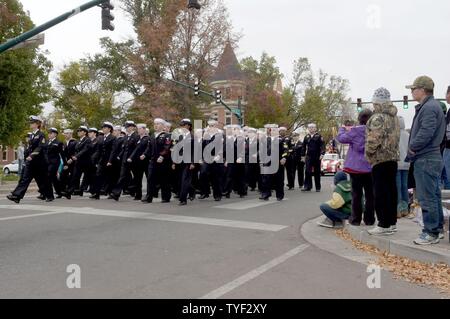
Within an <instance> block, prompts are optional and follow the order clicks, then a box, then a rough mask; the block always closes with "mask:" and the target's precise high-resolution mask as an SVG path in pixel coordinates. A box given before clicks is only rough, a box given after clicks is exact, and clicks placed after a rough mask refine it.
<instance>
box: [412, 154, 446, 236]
mask: <svg viewBox="0 0 450 319" xmlns="http://www.w3.org/2000/svg"><path fill="white" fill-rule="evenodd" d="M442 169H443V163H442V158H441V157H440V156H428V157H424V158H420V159H418V160H417V161H415V162H414V178H415V180H416V193H417V199H418V200H419V203H420V206H421V207H422V214H423V223H424V224H425V227H424V229H423V232H424V233H427V234H429V235H432V236H437V235H439V233H440V232H441V231H442V230H443V227H444V213H443V211H442V196H441V189H440V180H441V173H442Z"/></svg>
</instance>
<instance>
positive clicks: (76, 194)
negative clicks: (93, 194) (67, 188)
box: [73, 191, 83, 197]
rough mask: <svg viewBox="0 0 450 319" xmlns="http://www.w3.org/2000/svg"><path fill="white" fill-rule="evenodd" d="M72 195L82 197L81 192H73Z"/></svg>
mask: <svg viewBox="0 0 450 319" xmlns="http://www.w3.org/2000/svg"><path fill="white" fill-rule="evenodd" d="M73 195H75V196H80V197H83V192H82V191H78V192H74V193H73Z"/></svg>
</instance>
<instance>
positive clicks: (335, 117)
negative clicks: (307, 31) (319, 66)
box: [290, 58, 355, 139]
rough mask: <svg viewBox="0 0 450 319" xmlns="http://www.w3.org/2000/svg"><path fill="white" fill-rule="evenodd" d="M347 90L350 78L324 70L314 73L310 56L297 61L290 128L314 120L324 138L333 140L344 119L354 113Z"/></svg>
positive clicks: (302, 125)
mask: <svg viewBox="0 0 450 319" xmlns="http://www.w3.org/2000/svg"><path fill="white" fill-rule="evenodd" d="M348 90H349V82H348V80H346V79H343V78H342V77H339V76H330V75H328V74H327V73H325V72H324V71H322V70H319V71H318V72H317V73H314V72H313V71H312V69H311V65H310V63H309V61H308V59H307V58H300V59H299V60H297V61H295V62H294V72H293V81H292V83H291V85H290V91H291V93H292V97H293V98H292V100H291V103H292V104H291V106H290V113H291V114H292V115H293V121H292V122H291V127H292V128H293V129H297V128H300V127H306V126H307V125H308V124H309V123H315V124H317V126H318V128H319V129H320V130H321V132H322V134H323V135H324V137H325V138H326V139H331V138H332V137H333V135H334V134H335V132H336V129H337V127H339V126H340V125H342V123H343V121H344V120H346V119H350V118H353V117H354V116H355V113H354V111H353V109H352V108H351V105H350V99H349V98H348V97H347V93H348Z"/></svg>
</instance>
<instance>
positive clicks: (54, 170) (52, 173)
mask: <svg viewBox="0 0 450 319" xmlns="http://www.w3.org/2000/svg"><path fill="white" fill-rule="evenodd" d="M59 164H60V163H59V162H53V163H48V182H49V183H50V185H49V186H50V188H51V189H52V190H53V189H54V190H55V193H56V194H58V195H61V183H60V181H59V180H58V169H59Z"/></svg>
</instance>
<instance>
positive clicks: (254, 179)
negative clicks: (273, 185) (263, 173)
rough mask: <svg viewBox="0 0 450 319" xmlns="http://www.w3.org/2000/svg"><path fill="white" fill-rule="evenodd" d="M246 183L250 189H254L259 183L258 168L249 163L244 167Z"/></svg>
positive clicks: (255, 164) (257, 165) (256, 165)
mask: <svg viewBox="0 0 450 319" xmlns="http://www.w3.org/2000/svg"><path fill="white" fill-rule="evenodd" d="M245 170H246V172H245V176H246V183H247V185H248V187H250V188H251V189H256V187H257V186H258V184H259V181H260V167H259V164H257V163H249V164H246V165H245Z"/></svg>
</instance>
